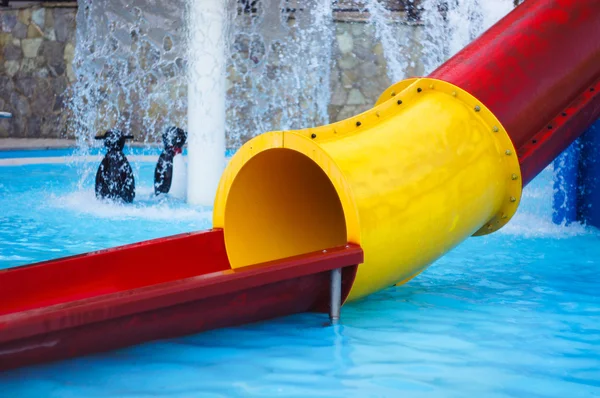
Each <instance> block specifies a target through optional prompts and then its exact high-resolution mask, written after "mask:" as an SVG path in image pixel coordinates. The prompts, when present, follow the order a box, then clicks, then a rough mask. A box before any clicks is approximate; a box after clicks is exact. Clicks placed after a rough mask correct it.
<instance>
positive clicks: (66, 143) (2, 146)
mask: <svg viewBox="0 0 600 398" xmlns="http://www.w3.org/2000/svg"><path fill="white" fill-rule="evenodd" d="M76 146H77V145H76V141H75V140H69V139H58V138H2V139H0V151H22V150H44V149H69V148H75V147H76ZM131 146H134V147H147V146H158V144H144V143H138V142H134V143H131ZM102 156H103V155H89V156H47V157H21V158H8V159H0V166H23V165H28V164H56V163H70V162H81V161H83V162H100V161H101V160H102ZM128 159H129V160H130V161H132V162H154V163H156V161H157V160H158V155H156V156H155V155H130V156H128Z"/></svg>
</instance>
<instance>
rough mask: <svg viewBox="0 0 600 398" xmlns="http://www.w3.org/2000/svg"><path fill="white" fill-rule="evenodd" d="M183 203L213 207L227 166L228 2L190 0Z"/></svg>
mask: <svg viewBox="0 0 600 398" xmlns="http://www.w3.org/2000/svg"><path fill="white" fill-rule="evenodd" d="M188 1H189V7H188V9H189V10H188V11H189V19H188V32H189V36H188V39H189V44H188V51H189V57H188V60H189V61H188V178H187V184H188V189H187V201H188V203H190V204H194V205H203V206H212V205H213V201H214V198H215V193H216V191H217V186H218V184H219V179H220V177H221V173H222V171H223V169H224V166H225V65H226V64H225V40H226V38H225V29H226V22H227V21H226V18H227V13H226V6H227V0H188Z"/></svg>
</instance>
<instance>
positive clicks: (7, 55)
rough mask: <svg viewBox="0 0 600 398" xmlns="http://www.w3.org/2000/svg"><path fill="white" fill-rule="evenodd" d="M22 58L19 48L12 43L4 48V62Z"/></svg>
mask: <svg viewBox="0 0 600 398" xmlns="http://www.w3.org/2000/svg"><path fill="white" fill-rule="evenodd" d="M22 57H23V51H21V47H18V46H15V45H14V44H13V43H11V44H6V45H5V46H4V59H5V60H6V61H19V60H20V59H21V58H22Z"/></svg>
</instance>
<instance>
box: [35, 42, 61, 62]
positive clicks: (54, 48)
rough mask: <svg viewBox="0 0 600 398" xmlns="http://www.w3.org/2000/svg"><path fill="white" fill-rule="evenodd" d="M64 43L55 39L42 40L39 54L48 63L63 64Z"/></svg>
mask: <svg viewBox="0 0 600 398" xmlns="http://www.w3.org/2000/svg"><path fill="white" fill-rule="evenodd" d="M64 54H65V44H64V43H59V42H56V41H44V43H43V44H42V49H41V55H42V56H43V57H44V58H45V59H46V62H47V63H48V65H59V64H64Z"/></svg>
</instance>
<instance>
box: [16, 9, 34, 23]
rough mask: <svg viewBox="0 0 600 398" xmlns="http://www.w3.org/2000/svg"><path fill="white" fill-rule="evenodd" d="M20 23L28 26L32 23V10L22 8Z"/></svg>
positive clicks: (19, 16)
mask: <svg viewBox="0 0 600 398" xmlns="http://www.w3.org/2000/svg"><path fill="white" fill-rule="evenodd" d="M18 19H19V22H21V23H22V24H23V25H25V26H27V25H29V24H30V23H31V8H22V9H20V10H19V13H18Z"/></svg>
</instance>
